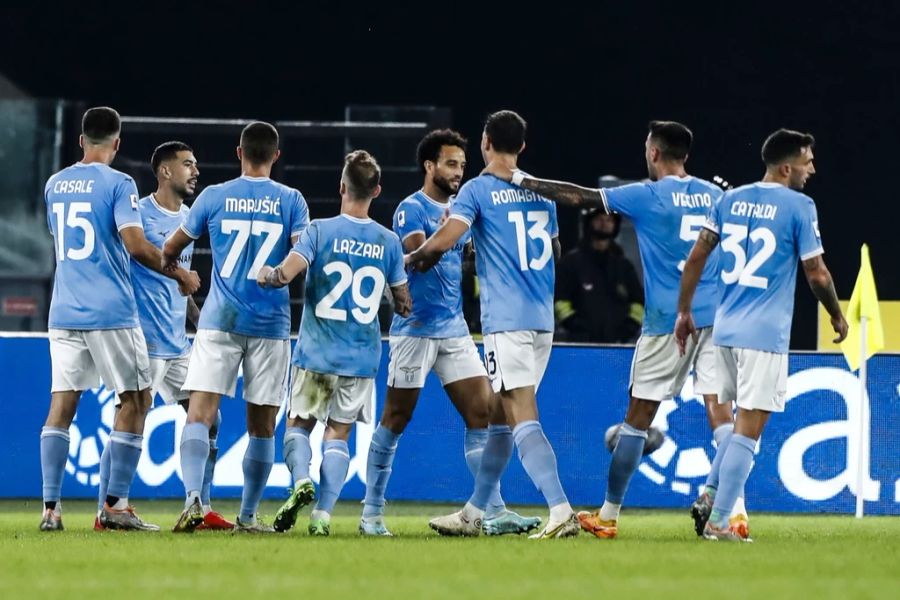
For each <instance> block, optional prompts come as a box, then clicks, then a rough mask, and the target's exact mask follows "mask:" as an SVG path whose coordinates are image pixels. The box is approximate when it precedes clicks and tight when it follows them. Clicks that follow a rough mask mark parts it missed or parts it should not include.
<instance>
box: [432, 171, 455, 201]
mask: <svg viewBox="0 0 900 600" xmlns="http://www.w3.org/2000/svg"><path fill="white" fill-rule="evenodd" d="M432 182H433V183H434V185H435V187H437V188H438V189H439V190H441V191H442V192H444V193H445V194H447V195H448V196H452V195H453V194H455V193H456V192H457V191H459V184H456V187H455V188H454V187H453V184H452V183H450V181H449V180H448V179H445V178H443V177H441V176H440V175H438V174H437V173H435V174H434V176H433V177H432Z"/></svg>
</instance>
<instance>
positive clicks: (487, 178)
mask: <svg viewBox="0 0 900 600" xmlns="http://www.w3.org/2000/svg"><path fill="white" fill-rule="evenodd" d="M500 186H512V184H511V183H507V182H506V181H503V180H502V179H498V178H497V177H494V176H493V175H478V176H477V177H473V178H472V179H470V180H468V181H467V182H465V183H464V184H462V186H461V187H460V188H459V192H457V194H456V197H457V198H459V197H461V196H463V195H465V194H466V193H472V192H479V191H482V190H485V189H488V188H495V187H500Z"/></svg>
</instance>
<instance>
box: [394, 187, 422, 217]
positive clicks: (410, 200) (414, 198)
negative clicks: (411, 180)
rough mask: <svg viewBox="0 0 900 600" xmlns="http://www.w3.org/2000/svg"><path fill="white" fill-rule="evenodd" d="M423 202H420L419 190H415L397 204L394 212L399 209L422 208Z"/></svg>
mask: <svg viewBox="0 0 900 600" xmlns="http://www.w3.org/2000/svg"><path fill="white" fill-rule="evenodd" d="M423 206H424V203H423V202H422V198H421V197H420V195H419V191H415V192H413V193H412V194H410V195H409V196H407V197H406V198H404V199H403V200H401V201H400V203H399V204H397V210H396V211H394V212H398V211H400V210H410V209H413V210H415V209H417V208H422V207H423Z"/></svg>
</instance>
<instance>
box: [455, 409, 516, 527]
mask: <svg viewBox="0 0 900 600" xmlns="http://www.w3.org/2000/svg"><path fill="white" fill-rule="evenodd" d="M467 433H468V432H467ZM512 449H513V435H512V430H510V428H509V426H508V425H491V426H490V427H489V428H488V430H487V440H485V444H484V449H483V450H482V453H481V460H480V464H479V468H478V470H477V471H476V472H475V491H474V492H473V493H472V497H471V498H469V503H470V504H471V505H472V506H474V507H476V508H478V509H480V510H483V511H484V512H485V515H487V516H493V515H496V514H498V513H499V512H502V511H503V510H506V506H505V505H503V500H499V502H500V506H501V507H502V508H500V509H499V510H498V509H497V508H496V504H495V503H496V502H497V499H498V498H499V497H500V477H502V476H503V471H505V470H506V465H508V464H509V459H510V457H511V456H512ZM468 457H469V453H468V452H467V453H466V458H468ZM469 468H470V469H471V468H472V467H471V465H470V466H469Z"/></svg>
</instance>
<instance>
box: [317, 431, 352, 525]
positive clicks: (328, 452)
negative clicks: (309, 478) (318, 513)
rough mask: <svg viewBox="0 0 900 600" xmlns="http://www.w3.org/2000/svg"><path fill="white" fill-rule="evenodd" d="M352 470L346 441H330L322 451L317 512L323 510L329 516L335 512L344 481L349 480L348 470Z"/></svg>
mask: <svg viewBox="0 0 900 600" xmlns="http://www.w3.org/2000/svg"><path fill="white" fill-rule="evenodd" d="M349 468H350V448H348V447H347V442H345V441H344V440H328V441H326V442H325V444H324V446H323V450H322V468H321V471H319V501H318V502H317V503H316V510H323V511H325V512H327V513H328V514H331V511H332V510H334V504H335V503H336V502H337V499H338V496H340V495H341V489H342V488H343V487H344V480H345V479H346V478H347V469H349Z"/></svg>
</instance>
